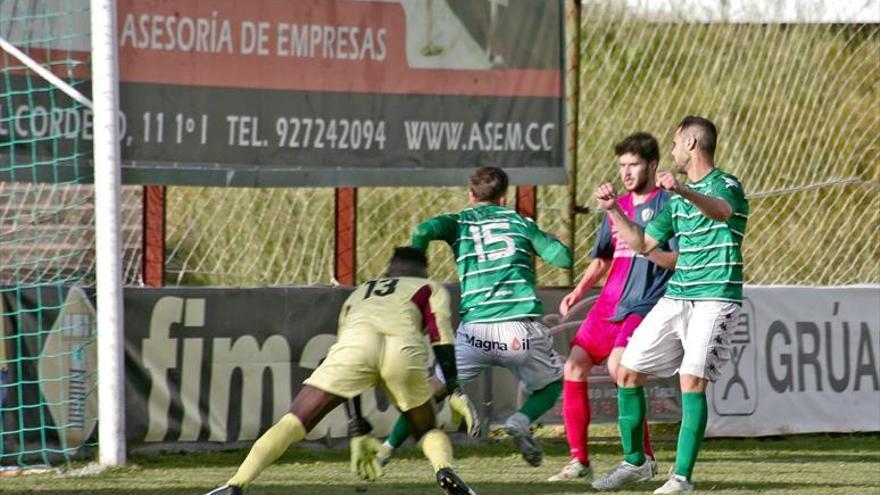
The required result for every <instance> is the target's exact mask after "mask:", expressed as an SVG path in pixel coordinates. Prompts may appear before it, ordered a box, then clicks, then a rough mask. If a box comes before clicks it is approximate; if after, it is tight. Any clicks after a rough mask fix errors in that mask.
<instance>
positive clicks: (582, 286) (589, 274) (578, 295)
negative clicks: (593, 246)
mask: <svg viewBox="0 0 880 495" xmlns="http://www.w3.org/2000/svg"><path fill="white" fill-rule="evenodd" d="M609 268H611V260H609V259H605V258H593V261H591V262H590V264H589V265H587V269H586V270H584V276H583V277H581V280H580V282H578V284H577V285H576V286H575V287H574V289H572V290H571V292H569V293H568V294H566V295H565V297H563V298H562V301H561V302H560V303H559V314H561V315H562V316H565V315H567V314H568V311H569V310H570V309H571V307H572V306H574V305H575V304H577V302H578V301H580V300H581V299H582V298H583V297H584V294H585V293H586V292H587V291H588V290H590V289H592V288H593V286H594V285H596V282H598V281H599V280H600V279H601V278H602V277H603V276H604V275H605V273H607V272H608V269H609Z"/></svg>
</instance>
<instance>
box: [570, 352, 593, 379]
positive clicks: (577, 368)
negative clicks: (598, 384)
mask: <svg viewBox="0 0 880 495" xmlns="http://www.w3.org/2000/svg"><path fill="white" fill-rule="evenodd" d="M592 367H593V366H592V363H589V361H588V360H587V361H585V360H582V359H576V358H572V357H569V358H568V359H566V360H565V367H564V368H563V373H564V374H565V379H566V380H574V381H580V382H582V381H585V380H586V379H587V377H588V376H589V375H590V368H592Z"/></svg>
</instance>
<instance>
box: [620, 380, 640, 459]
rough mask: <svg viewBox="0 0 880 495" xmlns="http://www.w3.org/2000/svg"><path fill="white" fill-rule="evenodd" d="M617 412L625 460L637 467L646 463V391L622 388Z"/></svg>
mask: <svg viewBox="0 0 880 495" xmlns="http://www.w3.org/2000/svg"><path fill="white" fill-rule="evenodd" d="M617 410H618V421H619V423H620V443H621V446H622V447H623V460H625V461H626V462H628V463H630V464H633V465H635V466H641V465H642V464H644V463H645V414H646V410H647V405H646V404H645V389H644V388H642V387H620V388H618V389H617Z"/></svg>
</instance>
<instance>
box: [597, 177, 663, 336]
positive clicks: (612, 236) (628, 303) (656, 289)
mask: <svg viewBox="0 0 880 495" xmlns="http://www.w3.org/2000/svg"><path fill="white" fill-rule="evenodd" d="M669 198H670V194H669V193H668V192H667V191H664V190H662V189H654V190H653V191H651V193H650V194H649V195H648V198H647V199H646V200H645V201H643V202H642V203H641V204H639V205H634V204H633V196H632V193H627V194H625V195H624V196H621V197H620V198H619V199H618V204H619V205H620V207H621V208H622V209H623V211H624V212H625V213H626V215H627V217H629V218H630V219H631V220H633V221H634V222H635V223H637V224H639V225H641V226H644V225H645V224H647V223H648V222H650V221H651V219H653V218H654V216H655V215H656V214H657V213H658V212H659V211H660V210H662V209H663V207H664V206H665V205H666V202H667V201H669ZM659 248H660V249H663V250H666V251H669V250H676V243H675V239H670V240H669V241H668V242H667V243H665V244H664V245H662V246H659ZM591 254H592V256H593V257H594V258H603V259H610V260H612V261H611V269H610V270H609V271H608V278H607V279H606V281H605V285H604V287H602V292H601V293H600V294H599V299H598V300H597V301H596V303H595V304H594V305H593V308H592V309H591V310H590V313H596V314H595V315H593V316H594V317H598V319H600V320H605V321H612V322H616V321H622V320H623V319H625V318H626V317H627V316H628V315H630V314H638V315H640V316H645V315H646V314H648V311H650V310H651V308H652V307H653V306H654V304H656V303H657V301H658V300H659V299H660V298H661V297H662V296H663V293H664V292H665V291H666V283H667V282H668V281H669V278H670V277H671V276H672V272H671V271H669V270H665V269H663V268H660V267H659V266H657V265H655V264H654V263H651V262H650V261H648V259H647V258H645V257H644V256H642V255H639V254H636V253H635V252H633V250H632V249H630V247H629V245H627V243H626V242H624V241H623V240H622V239H619V238H618V235H617V231H616V229H614V227H613V225H612V224H611V220H610V219H609V218H608V216H607V215H606V216H605V218H604V219H603V221H602V226H601V227H600V228H599V235H598V237H597V239H596V243H595V244H594V245H593V250H592V252H591Z"/></svg>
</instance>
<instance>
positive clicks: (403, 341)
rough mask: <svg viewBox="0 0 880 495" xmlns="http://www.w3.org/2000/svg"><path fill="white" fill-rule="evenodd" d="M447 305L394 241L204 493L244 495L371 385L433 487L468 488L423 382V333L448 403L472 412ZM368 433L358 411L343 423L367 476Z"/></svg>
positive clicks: (459, 493) (419, 259)
mask: <svg viewBox="0 0 880 495" xmlns="http://www.w3.org/2000/svg"><path fill="white" fill-rule="evenodd" d="M449 304H450V303H449V294H448V293H447V291H446V289H444V288H443V287H442V286H440V285H439V284H437V283H435V282H433V281H431V280H428V279H427V261H426V259H425V255H424V254H423V253H422V252H421V251H418V250H416V249H412V248H397V249H396V250H395V251H394V256H393V257H392V258H391V263H390V265H389V267H388V271H387V273H386V274H385V276H384V277H383V278H379V279H376V280H370V281H369V282H367V283H365V284H363V285H361V286H359V287H358V288H357V289H355V291H354V292H353V293H352V294H351V296H349V298H348V299H347V300H346V301H345V304H344V305H343V306H342V310H341V311H340V313H339V340H338V341H337V342H336V344H334V345H333V346H332V347H331V348H330V351H329V352H328V354H327V358H326V359H325V360H324V361H323V363H321V365H320V366H319V367H318V369H316V370H315V371H314V373H312V375H311V376H310V377H309V378H308V379H306V381H305V382H304V383H303V388H302V390H300V392H299V393H298V394H297V395H296V397H295V398H294V399H293V404H292V405H291V406H290V412H289V413H288V414H286V415H284V417H282V418H281V419H280V420H279V421H278V422H277V423H276V424H275V425H274V426H272V427H271V428H269V430H268V431H266V433H265V434H263V436H261V437H260V438H258V439H257V441H256V442H255V443H254V445H253V447H251V451H250V453H248V456H247V458H246V459H245V460H244V462H242V463H241V466H239V468H238V471H237V472H236V473H235V476H233V477H232V478H231V479H230V480H229V481H228V482H227V483H226V485H224V486H222V487H220V488H217V489H216V490H214V491H211V492H209V493H208V494H207V495H238V494H242V493H243V492H244V490H245V489H246V488H247V487H248V485H249V484H250V483H251V482H252V481H253V480H254V479H255V478H256V477H257V476H259V474H260V473H261V472H262V471H263V470H264V469H266V467H268V466H269V465H270V464H272V463H273V462H274V461H275V460H276V459H278V457H280V456H281V454H282V453H284V451H285V450H287V448H288V447H289V446H290V445H291V444H294V443H296V442H299V441H301V440H302V439H303V438H305V436H306V434H307V433H308V432H309V431H310V430H311V429H312V428H314V427H315V426H316V425H317V424H318V422H320V421H321V419H322V418H323V417H324V416H325V415H327V413H329V412H330V411H332V410H333V409H334V408H335V407H337V406H339V405H340V404H342V403H344V402H346V400H348V399H355V398H356V397H358V396H359V395H360V394H362V393H363V392H365V391H366V390H368V389H370V388H372V387H375V386H379V385H381V386H382V387H383V388H384V389H385V391H386V392H387V393H388V397H389V398H390V400H391V402H392V403H394V405H396V406H397V408H398V409H400V410H401V411H403V413H404V415H405V416H406V419H407V421H408V422H409V424H410V428H412V432H413V433H414V435H415V437H416V438H417V439H418V440H419V444H420V445H421V447H422V451H423V452H424V453H425V456H426V457H427V458H428V460H429V461H430V462H431V465H432V466H433V467H434V472H435V473H436V479H437V483H438V484H439V485H440V488H441V489H442V490H443V491H444V492H445V493H447V494H449V495H476V494H475V493H474V491H473V490H471V489H470V488H469V487H468V486H467V485H466V484H465V483H464V482H463V481H462V480H461V479H460V478H459V477H458V476H457V475H456V474H455V472H454V471H453V470H452V467H451V465H452V444H451V443H450V442H449V438H448V437H447V436H446V434H445V433H444V432H443V431H441V430H439V429H437V424H436V418H435V413H434V405H433V401H432V396H433V393H434V392H433V390H432V389H431V386H430V385H429V383H428V371H427V368H428V364H429V351H428V346H427V345H426V344H425V335H427V336H428V338H429V339H430V341H431V344H432V346H433V350H434V355H435V357H436V358H437V361H438V363H439V365H440V367H441V369H442V371H443V374H444V376H445V377H446V387H447V389H448V390H449V391H450V392H451V394H452V398H451V401H452V402H453V403H454V404H453V407H454V408H456V409H458V410H459V411H461V412H462V413H463V414H465V415H468V414H471V415H472V414H474V412H473V411H474V407H473V403H472V402H471V401H470V399H469V398H468V397H467V396H466V395H464V394H463V393H462V392H461V391H460V390H459V388H458V385H457V383H458V379H457V371H456V368H455V350H454V347H453V329H452V325H451V323H450V321H449ZM371 430H372V428H371V427H370V425H369V423H367V421H366V420H365V419H364V418H362V417H360V415H359V414H355V415H354V417H353V418H352V419H351V421H350V422H349V434H350V435H351V436H352V437H353V438H352V440H351V468H352V471H353V472H354V473H355V474H357V475H358V476H360V477H362V478H364V479H367V480H370V481H373V480H375V479H376V478H378V477H379V475H381V473H382V468H381V466H380V465H379V461H378V459H377V458H376V452H377V451H378V449H379V448H380V443H379V441H378V440H377V439H375V438H374V437H373V436H372V435H370V434H369V433H370V431H371Z"/></svg>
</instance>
